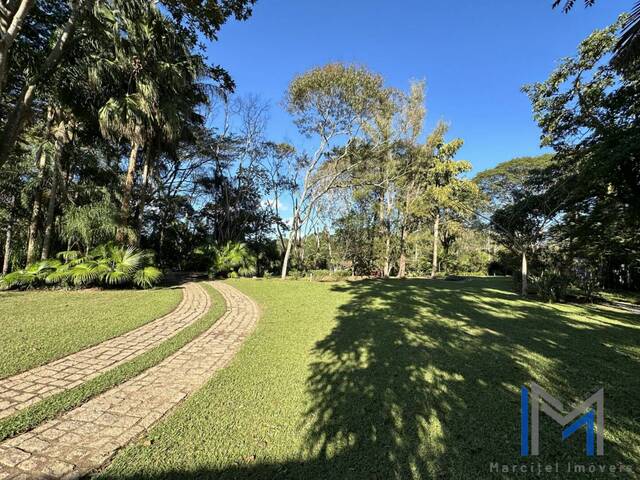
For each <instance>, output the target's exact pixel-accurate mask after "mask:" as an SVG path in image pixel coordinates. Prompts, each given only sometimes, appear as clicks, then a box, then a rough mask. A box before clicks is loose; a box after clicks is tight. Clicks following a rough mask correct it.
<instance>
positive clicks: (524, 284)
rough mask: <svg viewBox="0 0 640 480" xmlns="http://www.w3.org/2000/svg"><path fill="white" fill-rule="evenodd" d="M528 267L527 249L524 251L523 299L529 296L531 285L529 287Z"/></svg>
mask: <svg viewBox="0 0 640 480" xmlns="http://www.w3.org/2000/svg"><path fill="white" fill-rule="evenodd" d="M528 273H529V272H528V267H527V250H526V249H522V273H521V275H522V277H521V278H522V291H521V294H522V296H523V297H526V296H527V291H528V290H529V285H528V279H527V277H528Z"/></svg>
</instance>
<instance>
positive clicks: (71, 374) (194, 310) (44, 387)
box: [0, 283, 211, 480]
mask: <svg viewBox="0 0 640 480" xmlns="http://www.w3.org/2000/svg"><path fill="white" fill-rule="evenodd" d="M210 306H211V299H210V298H209V295H207V292H206V291H205V289H204V288H202V287H201V286H200V285H197V284H195V283H187V284H186V285H185V286H184V289H183V296H182V301H181V302H180V303H179V304H178V306H177V307H176V308H175V310H173V311H172V312H169V313H168V314H166V315H164V316H163V317H160V318H158V319H156V320H153V321H151V322H149V323H147V324H145V325H143V326H141V327H139V328H136V329H135V330H131V331H129V332H127V333H125V334H123V335H121V336H119V337H115V338H112V339H110V340H106V341H104V342H102V343H100V344H98V345H96V346H94V347H90V348H87V349H85V350H81V351H80V352H76V353H73V354H71V355H68V356H66V357H63V358H61V359H59V360H55V361H53V362H51V363H49V364H47V365H43V366H41V367H36V368H33V369H31V370H28V371H26V372H23V373H19V374H17V375H14V376H12V377H8V378H5V379H3V380H0V419H2V418H5V417H8V416H10V415H13V414H14V413H16V412H18V411H20V410H22V409H24V408H27V407H28V406H30V405H33V404H35V403H37V402H39V401H41V400H43V399H45V398H47V397H50V396H51V395H54V394H56V393H60V392H63V391H65V390H69V389H71V388H73V387H76V386H78V385H80V384H82V383H84V382H86V381H88V380H90V379H92V378H94V377H97V376H98V375H100V374H101V373H104V372H106V371H107V370H110V369H112V368H114V367H116V366H118V365H120V364H122V363H125V362H127V361H129V360H131V359H132V358H134V357H137V356H138V355H141V354H142V353H144V352H146V351H148V350H151V349H152V348H154V347H156V346H158V345H160V344H161V343H162V342H164V341H165V340H167V339H168V338H171V337H173V336H174V335H175V334H176V333H177V332H178V331H179V330H182V329H183V328H185V327H187V326H188V325H190V324H191V323H193V322H195V321H196V320H197V319H198V318H200V317H201V316H202V315H204V314H205V313H206V312H207V311H208V310H209V308H210ZM0 480H1V479H0Z"/></svg>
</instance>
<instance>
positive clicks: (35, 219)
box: [27, 145, 47, 265]
mask: <svg viewBox="0 0 640 480" xmlns="http://www.w3.org/2000/svg"><path fill="white" fill-rule="evenodd" d="M35 160H36V165H37V166H38V181H37V186H36V192H35V195H34V197H33V208H32V209H31V221H30V222H29V232H28V234H27V265H29V264H31V263H33V261H34V260H35V259H36V243H37V242H38V226H39V223H40V222H39V220H40V210H41V209H42V189H43V183H44V169H45V166H46V163H47V156H46V155H45V154H44V152H43V146H42V145H40V146H39V147H38V149H37V150H36V159H35Z"/></svg>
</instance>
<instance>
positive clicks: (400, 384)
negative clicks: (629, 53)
mask: <svg viewBox="0 0 640 480" xmlns="http://www.w3.org/2000/svg"><path fill="white" fill-rule="evenodd" d="M230 283H231V284H232V285H233V286H236V287H238V288H240V289H241V290H242V291H243V292H245V293H246V294H248V295H250V296H251V297H253V298H254V299H256V300H257V301H258V302H259V303H260V305H261V306H262V309H263V317H262V319H261V320H260V322H259V324H258V328H257V330H256V332H255V333H254V334H253V335H252V336H251V337H250V338H249V339H248V340H247V342H246V344H245V346H244V347H243V349H242V350H241V352H240V353H239V354H238V356H237V358H236V359H235V360H234V362H233V363H232V365H231V366H230V367H229V368H228V369H227V370H224V371H222V372H221V373H220V374H218V375H217V376H216V377H215V378H213V379H212V380H211V381H210V382H209V384H208V385H207V386H206V387H205V388H204V389H202V390H201V391H200V392H198V393H197V394H195V395H194V396H193V397H191V398H189V399H188V400H187V401H186V403H185V404H183V405H182V406H181V407H180V408H179V409H178V410H177V412H176V413H175V414H174V415H173V416H172V417H170V418H169V419H168V420H166V421H165V422H163V423H161V424H160V425H158V426H157V427H156V428H155V429H153V430H152V431H151V433H150V434H149V435H148V437H147V438H146V439H143V440H141V441H140V442H138V443H137V444H135V445H133V446H131V447H129V448H127V449H125V450H124V451H123V453H121V454H120V455H119V456H118V457H116V459H115V462H114V463H113V464H112V466H111V467H109V468H108V469H107V471H106V472H105V474H104V478H110V479H111V478H120V479H124V478H149V479H151V478H153V479H158V478H189V479H191V478H207V477H213V478H278V479H280V478H296V479H302V478H304V479H346V478H349V479H354V478H358V479H367V480H369V479H385V480H386V479H391V478H416V477H418V478H436V477H438V478H440V477H441V478H448V479H449V478H460V479H471V478H473V479H478V478H496V477H495V475H490V473H489V463H490V462H500V463H506V464H515V463H521V458H520V457H519V408H520V405H519V388H520V386H521V385H522V384H524V383H529V382H531V381H535V382H537V383H539V384H540V385H541V386H542V387H543V388H545V389H547V390H548V391H549V392H550V393H551V394H552V395H557V396H558V397H562V398H564V399H566V400H567V401H575V400H578V399H583V398H586V396H587V395H588V394H590V393H592V392H593V391H595V390H596V389H598V388H600V387H601V386H604V388H605V408H606V413H605V415H606V422H605V423H606V436H605V442H606V443H605V455H606V457H605V459H599V460H603V462H602V463H608V464H616V463H618V462H619V463H622V464H625V465H631V466H633V467H635V468H637V467H638V465H640V447H639V445H640V432H639V431H638V422H637V415H638V408H639V403H638V397H637V393H638V391H640V380H639V378H638V371H639V361H640V347H639V345H640V316H638V315H634V314H631V313H621V312H619V311H616V310H613V309H609V308H604V307H594V306H584V307H583V306H576V305H564V304H553V305H552V304H542V303H539V302H535V301H529V300H523V299H521V298H519V297H518V296H516V295H515V294H513V293H511V291H510V283H509V281H507V280H504V279H489V278H487V279H473V280H467V281H463V282H447V281H427V280H406V281H360V282H351V283H340V284H335V283H334V284H330V283H316V282H305V281H288V282H280V281H277V280H257V281H256V280H232V281H230ZM540 445H541V455H540V457H538V459H537V460H539V461H540V462H555V461H556V460H562V461H565V463H566V461H567V460H572V459H575V460H576V461H578V462H583V461H584V458H585V457H584V448H585V447H584V445H585V439H584V433H580V434H576V435H574V436H572V437H571V438H570V439H569V440H567V441H565V442H564V443H563V444H562V445H561V442H560V427H559V426H558V425H556V424H554V423H553V422H552V421H547V419H546V418H545V416H543V417H542V418H541V441H540ZM561 455H562V457H560V456H561ZM511 477H513V476H511ZM532 477H535V478H539V477H537V476H536V475H532ZM563 477H564V475H562V474H561V475H560V478H563ZM519 478H521V477H519Z"/></svg>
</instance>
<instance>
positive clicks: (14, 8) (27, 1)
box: [0, 0, 35, 95]
mask: <svg viewBox="0 0 640 480" xmlns="http://www.w3.org/2000/svg"><path fill="white" fill-rule="evenodd" d="M34 3H35V0H20V1H13V2H2V12H1V13H0V16H1V20H0V38H1V40H0V95H1V94H2V92H3V90H4V84H5V81H6V80H7V72H8V71H9V58H10V56H9V52H10V50H11V46H12V45H13V42H14V41H15V39H16V37H17V36H18V33H19V32H20V29H21V27H22V24H23V23H24V20H25V18H26V17H27V15H28V14H29V10H31V7H33V4H34ZM9 5H10V6H9Z"/></svg>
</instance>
